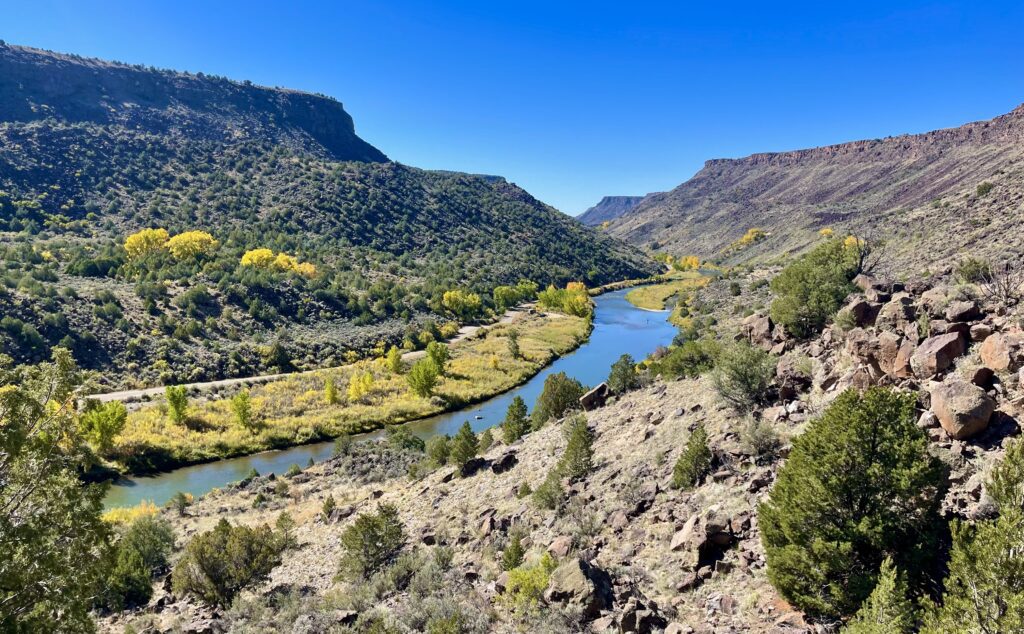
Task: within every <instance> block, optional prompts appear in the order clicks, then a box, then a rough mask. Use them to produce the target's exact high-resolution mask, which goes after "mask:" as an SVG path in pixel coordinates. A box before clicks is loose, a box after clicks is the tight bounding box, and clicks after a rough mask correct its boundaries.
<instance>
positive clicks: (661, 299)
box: [626, 271, 711, 323]
mask: <svg viewBox="0 0 1024 634" xmlns="http://www.w3.org/2000/svg"><path fill="white" fill-rule="evenodd" d="M662 278H664V279H666V280H668V281H666V282H664V283H660V284H647V285H644V286H638V287H636V288H634V289H633V290H631V291H629V292H628V293H626V301H628V302H629V303H631V304H633V305H634V306H636V307H637V308H643V309H646V310H665V308H666V307H667V304H668V302H669V301H670V300H672V299H675V301H676V304H677V305H682V304H684V303H685V302H686V300H687V299H688V298H689V297H690V296H692V294H693V293H694V292H696V291H697V290H698V289H701V288H703V287H705V286H707V285H708V283H709V282H710V281H711V278H710V277H707V276H705V275H702V274H701V273H700V272H698V271H685V272H673V273H669V274H668V275H665V276H662ZM659 279H661V278H659ZM677 319H678V315H676V314H675V313H673V315H672V317H671V321H672V322H673V323H676V321H677Z"/></svg>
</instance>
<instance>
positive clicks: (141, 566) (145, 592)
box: [99, 545, 153, 611]
mask: <svg viewBox="0 0 1024 634" xmlns="http://www.w3.org/2000/svg"><path fill="white" fill-rule="evenodd" d="M114 553H115V554H114V561H113V565H112V566H111V569H110V571H109V572H108V573H107V575H106V579H105V580H104V584H103V588H102V589H101V591H100V598H99V601H100V602H101V603H102V604H103V605H104V606H105V607H107V608H109V609H111V610H115V611H121V610H124V609H125V608H131V607H135V606H139V605H145V604H146V603H148V602H149V599H150V597H152V596H153V582H152V579H151V578H150V571H149V569H148V568H146V564H145V562H144V561H143V560H142V555H140V554H139V552H138V551H137V550H135V549H134V548H125V547H121V546H120V545H119V546H117V547H115V549H114Z"/></svg>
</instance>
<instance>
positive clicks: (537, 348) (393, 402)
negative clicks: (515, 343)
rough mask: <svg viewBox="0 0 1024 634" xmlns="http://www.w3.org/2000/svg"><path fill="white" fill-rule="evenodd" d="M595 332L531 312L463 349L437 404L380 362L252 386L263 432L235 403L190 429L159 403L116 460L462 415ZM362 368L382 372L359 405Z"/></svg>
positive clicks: (210, 452)
mask: <svg viewBox="0 0 1024 634" xmlns="http://www.w3.org/2000/svg"><path fill="white" fill-rule="evenodd" d="M510 328H515V330H517V331H518V332H519V347H520V350H521V358H519V359H513V358H512V356H511V354H510V352H509V346H508V338H507V336H505V335H506V333H507V331H508V330H509V329H510ZM589 328H590V322H589V320H587V319H583V318H579V317H572V316H566V315H560V314H551V315H545V316H530V317H526V318H524V319H522V320H520V321H519V322H517V323H515V324H514V325H501V326H495V327H493V328H491V329H488V330H487V331H485V333H484V334H482V335H478V336H474V337H472V338H470V339H466V340H464V341H460V342H458V343H456V344H453V345H452V346H451V352H452V359H451V361H450V362H449V363H448V368H447V372H446V376H445V377H443V378H442V379H441V380H440V382H439V383H438V386H437V388H436V389H435V390H434V397H433V398H430V399H425V398H420V397H417V396H415V395H413V394H412V393H411V392H410V391H409V387H408V384H407V382H406V377H405V376H404V374H400V375H396V374H394V373H392V372H390V371H389V370H388V369H387V368H386V367H385V365H384V363H383V360H381V359H372V360H365V361H360V362H357V363H354V364H352V365H349V366H345V367H342V368H337V369H333V370H324V371H322V372H316V373H305V374H301V375H295V376H291V377H288V378H285V379H281V380H279V381H273V382H270V383H266V384H263V385H259V386H254V387H252V388H251V390H250V395H251V400H252V406H253V412H254V413H255V418H256V420H257V421H258V427H257V428H256V429H254V430H250V429H247V428H245V427H242V426H241V425H239V424H238V422H237V421H236V420H235V417H234V415H233V413H232V410H231V406H230V399H228V398H222V399H216V400H210V401H205V402H196V403H192V404H191V405H190V407H189V410H188V421H187V423H186V424H184V425H182V424H176V423H174V422H173V421H171V419H170V417H169V416H168V415H167V414H166V406H165V405H163V404H159V405H154V406H151V407H147V408H144V409H141V410H139V411H136V412H132V413H131V414H130V415H129V417H128V422H127V425H126V426H125V429H124V431H123V432H122V433H121V435H120V436H118V437H117V438H116V439H115V448H114V451H113V452H112V459H113V461H114V462H115V463H116V464H117V465H118V466H119V467H121V468H122V469H124V470H127V471H131V472H135V473H139V472H145V471H152V470H157V469H167V468H171V467H175V466H181V465H184V464H193V463H199V462H205V461H210V460H216V459H220V458H228V457H233V456H240V455H245V454H250V453H255V452H258V451H264V450H267V449H274V448H281V447H287V446H292V445H298V444H303V443H309V442H315V441H319V440H326V439H329V438H333V437H336V436H339V435H342V434H353V433H360V432H367V431H372V430H374V429H379V428H381V427H383V426H385V425H392V424H396V423H403V422H408V421H411V420H415V419H418V418H423V417H426V416H431V415H434V414H438V413H441V412H444V411H449V410H452V409H457V408H459V407H461V406H463V405H465V404H467V403H473V402H477V401H480V400H483V399H486V398H488V397H490V396H493V395H495V394H498V393H501V392H504V391H506V390H508V389H511V388H512V387H515V386H516V385H519V384H521V383H523V382H524V381H526V380H527V379H529V378H530V377H532V376H533V375H534V374H536V373H537V372H538V371H539V370H540V369H541V368H542V367H544V366H545V365H547V364H548V363H550V362H551V361H553V360H554V359H555V358H556V357H558V356H559V355H561V354H564V353H566V352H568V351H570V350H572V349H574V348H576V347H577V346H578V345H579V344H580V343H581V342H583V341H584V340H585V339H586V336H587V334H588V332H589ZM357 372H358V373H360V374H364V373H366V372H369V373H370V374H372V376H373V386H372V388H371V389H370V391H369V393H368V394H367V395H365V396H364V397H362V398H360V399H358V400H355V401H349V400H348V399H346V398H345V394H346V393H347V387H348V384H349V379H350V378H351V377H352V375H353V374H355V373H357ZM328 377H331V378H332V379H333V380H334V383H335V385H336V386H337V388H338V393H339V396H340V398H339V401H338V402H337V403H334V404H329V403H327V401H326V399H325V398H324V385H325V382H326V380H327V378H328Z"/></svg>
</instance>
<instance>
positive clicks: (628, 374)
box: [608, 354, 640, 394]
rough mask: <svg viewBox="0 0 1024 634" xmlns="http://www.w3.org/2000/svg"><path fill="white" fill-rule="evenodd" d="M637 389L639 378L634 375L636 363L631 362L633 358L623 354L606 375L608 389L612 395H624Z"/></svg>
mask: <svg viewBox="0 0 1024 634" xmlns="http://www.w3.org/2000/svg"><path fill="white" fill-rule="evenodd" d="M638 387H640V377H639V376H637V373H636V363H634V362H633V357H631V356H630V355H628V354H624V355H622V356H621V357H619V360H618V361H616V362H615V363H613V364H612V369H611V371H610V372H609V373H608V389H610V390H611V391H612V393H614V394H625V393H626V392H628V391H630V390H635V389H636V388H638Z"/></svg>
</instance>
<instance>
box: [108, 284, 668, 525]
mask: <svg viewBox="0 0 1024 634" xmlns="http://www.w3.org/2000/svg"><path fill="white" fill-rule="evenodd" d="M627 292H628V289H625V290H620V291H613V292H610V293H605V294H604V295H600V296H598V297H596V298H595V299H594V301H595V304H596V310H595V313H594V330H593V332H591V334H590V338H589V339H588V340H587V342H586V343H584V344H583V345H581V346H580V347H579V348H577V349H576V350H575V351H573V352H571V353H569V354H567V355H565V356H563V357H561V358H560V359H558V360H556V361H555V362H554V363H552V364H551V365H549V366H548V367H546V368H544V369H543V370H541V371H540V372H539V373H538V374H537V375H536V376H534V377H533V378H532V379H530V380H529V381H527V382H526V383H524V384H523V385H520V386H519V387H517V388H513V389H512V390H509V391H508V392H505V393H503V394H499V395H498V396H495V397H494V398H491V399H488V400H486V401H484V402H482V403H478V404H476V405H473V406H470V407H467V408H465V409H462V410H459V411H456V412H449V413H447V414H438V415H437V416H431V417H429V418H424V419H422V420H418V421H413V422H411V423H406V427H407V428H408V429H410V430H411V431H412V432H413V433H415V434H416V435H417V436H420V437H421V438H424V439H426V438H429V437H430V436H434V435H436V434H449V435H453V434H455V432H456V431H457V430H458V428H459V427H460V426H461V425H462V423H463V422H464V421H467V420H468V421H469V422H470V425H472V427H473V429H474V430H475V431H478V432H479V431H482V430H484V429H486V428H488V427H493V426H495V425H497V424H498V423H500V422H501V421H502V419H504V418H505V411H506V410H507V409H508V406H509V403H511V402H512V399H513V398H515V397H516V396H521V397H522V398H523V400H525V401H526V404H527V405H528V406H529V407H530V409H531V411H532V410H533V404H534V403H535V402H536V400H537V397H538V396H540V393H541V390H542V389H543V387H544V379H545V378H546V377H547V376H548V375H550V374H552V373H554V372H565V373H566V374H568V375H569V376H571V377H574V378H575V379H577V380H579V381H580V382H581V383H583V384H584V385H590V386H593V385H597V384H598V383H600V382H601V381H604V380H605V379H606V378H607V377H608V370H609V368H610V367H611V365H612V363H614V362H615V361H616V360H617V359H618V358H619V357H620V356H621V355H623V354H630V355H632V356H633V358H634V359H637V360H640V359H643V358H644V357H646V356H647V355H648V354H650V353H651V352H653V351H654V349H655V348H657V347H658V346H663V345H668V344H669V343H670V342H671V341H672V337H674V336H675V334H676V328H675V326H673V325H672V324H670V323H668V316H669V311H649V310H643V309H640V308H637V307H635V306H633V305H632V304H630V303H629V302H627V301H626V293H627ZM382 433H383V432H381V431H378V432H374V433H372V434H365V435H363V436H361V437H357V439H358V438H375V437H379V436H380V435H382ZM333 449H334V443H333V442H322V443H316V444H312V445H302V446H299V447H292V448H289V449H282V450H278V451H267V452H263V453H258V454H253V455H251V456H243V457H240V458H231V459H229V460H219V461H217V462H211V463H207V464H200V465H194V466H191V467H183V468H181V469H175V470H174V471H170V472H168V473H161V474H158V475H155V476H149V477H134V478H122V479H120V480H118V481H117V482H116V483H114V485H113V486H112V487H110V492H109V493H108V494H107V497H106V499H105V500H104V504H105V506H106V507H107V508H112V507H116V506H132V505H135V504H138V503H139V502H141V501H143V500H149V501H152V502H154V503H156V504H158V505H163V504H165V503H166V502H167V501H168V500H169V499H170V498H171V496H172V495H174V494H175V493H176V492H178V491H186V492H189V493H192V494H193V495H195V496H197V497H198V496H200V495H202V494H204V493H206V492H208V491H210V490H211V489H213V488H217V487H223V486H224V485H226V484H229V483H231V482H235V481H237V480H241V479H242V478H244V477H245V476H246V474H248V473H249V472H250V471H251V470H253V469H256V471H258V472H259V473H260V474H262V475H266V474H268V473H271V472H273V473H278V474H281V473H284V472H285V471H286V470H287V469H288V467H289V466H291V465H293V464H297V465H299V466H300V467H305V466H306V464H308V462H309V460H310V458H312V459H313V461H314V462H319V461H321V460H324V459H326V458H328V457H330V456H331V453H332V452H333Z"/></svg>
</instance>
